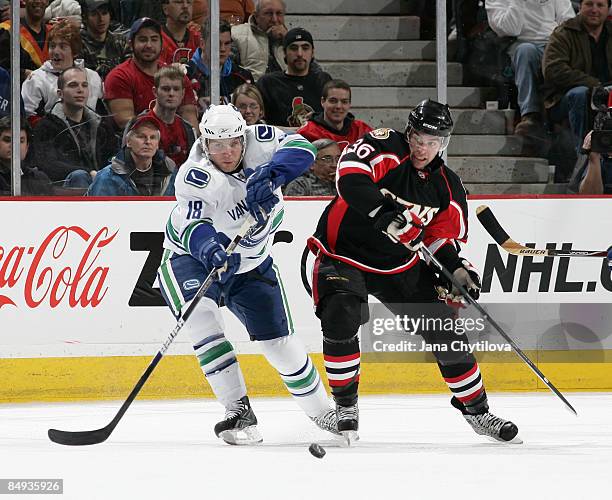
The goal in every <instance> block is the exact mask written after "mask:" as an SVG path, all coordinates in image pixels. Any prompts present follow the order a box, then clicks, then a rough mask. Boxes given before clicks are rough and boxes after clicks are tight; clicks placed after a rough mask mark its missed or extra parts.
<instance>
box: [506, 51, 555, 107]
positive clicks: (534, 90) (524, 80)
mask: <svg viewBox="0 0 612 500" xmlns="http://www.w3.org/2000/svg"><path fill="white" fill-rule="evenodd" d="M544 47H546V43H545V42H521V43H518V44H514V45H512V46H511V47H510V48H509V49H508V53H509V54H510V57H511V58H512V69H513V70H514V83H515V84H516V88H517V89H518V105H519V110H520V112H521V115H522V116H524V115H526V114H527V113H539V112H540V111H541V109H542V98H541V97H540V93H539V91H538V86H539V85H540V83H541V82H542V55H543V54H544Z"/></svg>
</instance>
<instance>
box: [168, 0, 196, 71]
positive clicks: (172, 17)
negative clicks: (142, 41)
mask: <svg viewBox="0 0 612 500" xmlns="http://www.w3.org/2000/svg"><path fill="white" fill-rule="evenodd" d="M161 5H162V10H163V11H164V15H165V16H166V24H165V26H164V27H163V28H162V32H161V35H162V41H163V44H162V45H163V48H162V53H161V56H160V58H159V59H160V61H162V62H164V63H166V64H172V63H174V62H180V63H184V64H186V63H187V61H189V59H191V56H193V54H194V52H195V51H196V49H197V48H198V47H199V46H200V31H199V30H198V29H197V27H195V26H194V25H193V24H192V23H191V21H192V19H193V0H162V3H161ZM190 24H191V25H190Z"/></svg>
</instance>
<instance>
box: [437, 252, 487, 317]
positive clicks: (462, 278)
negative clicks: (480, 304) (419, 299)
mask: <svg viewBox="0 0 612 500" xmlns="http://www.w3.org/2000/svg"><path fill="white" fill-rule="evenodd" d="M460 262H461V266H459V267H458V268H457V269H455V271H454V272H453V277H454V278H455V280H457V281H458V282H459V284H460V285H462V286H463V288H465V289H466V290H467V292H468V293H469V294H470V297H472V298H473V299H474V300H478V298H479V297H480V288H481V284H480V276H479V275H478V272H477V271H476V269H475V268H474V266H472V264H470V262H469V261H468V260H466V259H461V260H460ZM449 289H450V291H449ZM436 290H437V292H438V297H439V298H440V300H443V301H444V302H446V303H447V304H448V305H451V306H458V305H461V304H463V303H464V302H465V299H464V298H463V295H461V292H460V291H459V289H458V288H457V287H456V286H455V285H454V284H451V283H448V284H447V286H446V287H443V286H437V287H436Z"/></svg>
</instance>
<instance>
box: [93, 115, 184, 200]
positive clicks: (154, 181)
mask: <svg viewBox="0 0 612 500" xmlns="http://www.w3.org/2000/svg"><path fill="white" fill-rule="evenodd" d="M159 138H160V124H159V122H158V121H157V119H156V118H154V117H152V116H142V117H139V118H137V119H136V120H135V122H134V124H133V125H132V127H131V128H130V130H129V131H128V132H127V134H126V136H125V145H124V146H123V147H122V148H121V149H120V150H119V153H117V155H116V156H115V157H114V158H113V159H112V160H111V163H110V165H108V166H106V167H104V168H103V169H102V170H101V171H100V172H98V175H96V178H95V180H94V182H93V183H92V184H91V186H90V187H89V190H88V191H87V196H172V195H174V176H173V174H174V171H175V170H176V165H175V164H174V162H173V161H172V160H171V159H170V158H168V157H167V156H165V155H164V154H163V153H158V147H159Z"/></svg>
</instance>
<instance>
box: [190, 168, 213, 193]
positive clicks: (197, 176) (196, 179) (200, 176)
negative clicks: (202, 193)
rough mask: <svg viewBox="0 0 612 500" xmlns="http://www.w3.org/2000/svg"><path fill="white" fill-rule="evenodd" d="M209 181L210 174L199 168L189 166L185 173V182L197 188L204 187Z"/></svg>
mask: <svg viewBox="0 0 612 500" xmlns="http://www.w3.org/2000/svg"><path fill="white" fill-rule="evenodd" d="M209 182H210V174H209V173H208V172H206V171H205V170H200V169H199V168H190V169H189V170H188V171H187V174H186V175H185V183H186V184H191V185H192V186H195V187H197V188H205V187H206V186H208V183H209Z"/></svg>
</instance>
